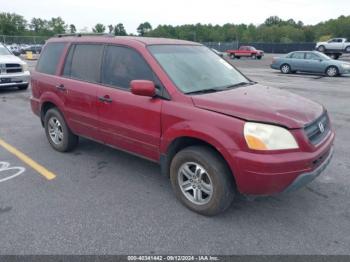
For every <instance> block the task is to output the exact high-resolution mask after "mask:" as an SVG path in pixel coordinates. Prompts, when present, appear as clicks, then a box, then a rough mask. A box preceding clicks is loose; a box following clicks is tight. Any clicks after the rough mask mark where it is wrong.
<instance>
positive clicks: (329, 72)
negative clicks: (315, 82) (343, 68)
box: [326, 66, 339, 77]
mask: <svg viewBox="0 0 350 262" xmlns="http://www.w3.org/2000/svg"><path fill="white" fill-rule="evenodd" d="M338 74H339V70H338V68H337V67H336V66H329V67H328V68H327V69H326V75H327V76H328V77H335V76H337V75H338Z"/></svg>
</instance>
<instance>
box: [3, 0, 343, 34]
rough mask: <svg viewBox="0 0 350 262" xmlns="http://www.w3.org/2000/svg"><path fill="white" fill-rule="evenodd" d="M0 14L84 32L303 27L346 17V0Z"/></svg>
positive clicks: (65, 4) (186, 2)
mask: <svg viewBox="0 0 350 262" xmlns="http://www.w3.org/2000/svg"><path fill="white" fill-rule="evenodd" d="M1 2H2V3H1V8H0V12H11V13H17V14H20V15H22V16H24V17H25V19H27V20H28V21H29V20H30V19H31V18H32V17H40V18H44V19H50V18H51V17H57V16H61V17H62V18H63V20H65V22H66V23H67V24H75V25H76V27H77V29H78V30H80V29H83V28H85V29H88V30H89V31H90V30H91V28H92V27H93V26H94V25H95V24H96V23H102V24H104V25H106V26H107V25H109V24H113V25H115V24H118V23H123V24H124V26H125V28H126V30H127V32H128V33H136V28H137V27H138V25H139V24H140V23H142V22H145V21H148V22H150V23H151V25H152V26H153V28H155V27H156V26H157V25H159V24H171V25H182V24H196V23H206V24H207V23H211V24H219V25H223V24H225V23H235V24H239V23H245V24H249V23H253V24H255V25H259V24H261V23H263V22H264V21H265V19H266V18H267V17H269V16H271V15H277V16H279V17H280V18H282V19H289V18H293V19H294V20H295V21H299V20H301V21H303V22H304V23H305V24H317V23H318V22H321V21H324V20H327V19H330V18H337V17H338V16H340V15H350V0H241V1H236V0H211V1H208V0H175V1H174V0H146V1H142V0H141V1H136V0H123V1H120V0H115V1H112V0H55V1H53V0H33V1H24V0H1Z"/></svg>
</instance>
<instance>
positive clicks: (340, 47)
mask: <svg viewBox="0 0 350 262" xmlns="http://www.w3.org/2000/svg"><path fill="white" fill-rule="evenodd" d="M316 50H317V51H319V52H322V53H327V52H339V53H350V42H348V40H347V39H346V38H332V39H330V40H328V41H327V42H318V43H317V44H316Z"/></svg>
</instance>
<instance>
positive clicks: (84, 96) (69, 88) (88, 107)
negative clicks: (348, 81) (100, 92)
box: [58, 43, 104, 140]
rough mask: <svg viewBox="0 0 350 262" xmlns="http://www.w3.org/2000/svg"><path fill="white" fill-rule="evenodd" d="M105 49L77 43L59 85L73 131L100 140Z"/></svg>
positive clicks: (72, 47) (98, 45)
mask: <svg viewBox="0 0 350 262" xmlns="http://www.w3.org/2000/svg"><path fill="white" fill-rule="evenodd" d="M103 48H104V46H103V45H102V44H89V43H79V44H73V45H72V46H71V47H70V49H69V53H68V55H67V58H66V60H65V64H64V69H63V72H62V78H61V81H60V82H59V83H58V85H59V86H60V88H61V93H62V94H63V96H64V99H63V101H64V107H65V110H66V118H67V121H68V124H69V126H70V128H71V129H72V130H73V131H74V132H75V133H77V134H79V135H81V136H86V137H90V138H94V139H97V140H99V136H98V114H97V89H98V82H99V79H100V67H101V59H102V53H103Z"/></svg>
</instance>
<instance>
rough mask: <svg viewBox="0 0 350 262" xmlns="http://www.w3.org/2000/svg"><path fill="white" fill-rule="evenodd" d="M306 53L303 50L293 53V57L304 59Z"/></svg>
mask: <svg viewBox="0 0 350 262" xmlns="http://www.w3.org/2000/svg"><path fill="white" fill-rule="evenodd" d="M304 54H305V53H303V52H297V53H294V54H292V55H291V58H294V59H304Z"/></svg>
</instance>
